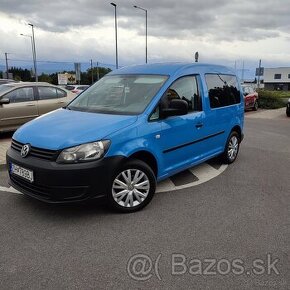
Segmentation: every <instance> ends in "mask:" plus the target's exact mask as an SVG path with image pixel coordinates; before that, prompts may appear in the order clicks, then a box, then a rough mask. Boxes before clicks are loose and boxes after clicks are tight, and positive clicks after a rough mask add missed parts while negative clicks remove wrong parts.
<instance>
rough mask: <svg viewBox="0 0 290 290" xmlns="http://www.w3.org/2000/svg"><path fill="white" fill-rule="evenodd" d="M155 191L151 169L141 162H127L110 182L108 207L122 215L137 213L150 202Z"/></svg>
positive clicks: (154, 180)
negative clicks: (122, 213)
mask: <svg viewBox="0 0 290 290" xmlns="http://www.w3.org/2000/svg"><path fill="white" fill-rule="evenodd" d="M155 189H156V178H155V175H154V173H153V171H152V169H151V168H150V167H149V166H148V165H147V164H146V163H145V162H143V161H141V160H131V161H128V162H127V163H125V164H124V166H123V167H121V168H120V169H119V170H118V171H117V173H116V174H115V177H114V178H113V180H112V183H111V192H109V193H108V201H109V205H110V206H111V208H113V209H114V210H117V211H120V212H124V213H126V212H127V213H129V212H134V211H138V210H140V209H142V208H144V207H145V206H146V205H147V204H148V203H149V202H150V201H151V199H152V198H153V195H154V193H155Z"/></svg>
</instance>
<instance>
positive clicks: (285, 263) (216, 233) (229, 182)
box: [0, 113, 290, 289]
mask: <svg viewBox="0 0 290 290" xmlns="http://www.w3.org/2000/svg"><path fill="white" fill-rule="evenodd" d="M289 144H290V120H289V118H288V119H287V118H286V117H283V116H281V118H275V119H271V118H256V117H255V115H252V113H250V114H249V115H248V117H247V118H246V124H245V139H244V141H243V144H242V146H241V150H240V154H239V157H238V160H237V161H236V162H235V163H234V164H232V165H230V166H228V167H227V169H226V170H225V171H223V172H222V174H220V175H218V176H217V177H215V178H213V179H211V180H209V181H208V182H205V183H202V184H199V185H197V186H194V187H190V188H184V189H181V190H178V191H167V192H161V193H157V194H156V195H155V197H154V199H153V201H152V203H151V204H150V205H149V206H148V207H146V208H145V209H144V210H142V211H140V212H137V213H134V214H125V215H124V214H116V213H112V212H110V211H108V210H107V209H106V208H105V207H104V204H102V203H95V202H94V203H90V204H82V205H66V206H61V205H47V204H43V203H40V202H37V201H34V200H30V199H27V198H25V197H24V196H22V195H19V194H17V193H13V192H6V191H0V196H1V200H0V233H1V234H0V253H1V254H0V277H1V279H0V285H1V286H0V288H1V289H16V288H17V289H19V288H22V289H28V288H29V289H41V288H49V289H137V288H138V289H147V288H149V287H150V288H154V289H157V288H166V289H177V288H178V289H188V288H191V289H290V257H289V253H290V243H289V241H290V216H289V213H290V181H289V172H290V146H289ZM0 180H1V184H0V186H1V185H2V186H7V174H6V172H5V171H0ZM237 262H238V263H237ZM237 264H239V266H240V267H237Z"/></svg>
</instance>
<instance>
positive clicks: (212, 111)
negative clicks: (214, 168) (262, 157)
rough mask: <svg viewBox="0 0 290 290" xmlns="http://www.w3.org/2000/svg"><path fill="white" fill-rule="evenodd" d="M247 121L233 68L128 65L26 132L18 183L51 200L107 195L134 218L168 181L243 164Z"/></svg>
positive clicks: (17, 161)
mask: <svg viewBox="0 0 290 290" xmlns="http://www.w3.org/2000/svg"><path fill="white" fill-rule="evenodd" d="M243 125H244V102H243V95H242V93H241V88H240V84H239V82H238V81H237V77H236V76H235V74H234V72H233V71H232V70H230V69H228V68H226V67H223V66H216V65H202V64H150V65H141V66H131V67H126V68H122V69H119V70H115V71H113V72H111V73H109V74H108V75H106V76H105V77H104V78H102V79H101V80H99V81H98V82H97V83H95V84H94V85H92V86H91V87H90V88H88V89H87V90H86V91H84V92H83V93H82V94H80V95H79V96H78V97H77V98H75V99H74V100H73V101H72V102H71V103H70V104H69V105H68V106H67V107H64V108H61V109H59V110H56V111H54V112H52V113H50V114H47V115H45V116H43V117H41V118H39V119H36V120H33V121H31V122H29V123H28V124H26V125H25V126H23V127H21V128H20V129H18V130H17V131H16V132H15V133H14V135H13V140H12V145H11V148H10V149H9V150H8V151H7V164H8V166H7V168H9V175H10V183H11V184H12V186H13V187H14V188H16V189H18V190H19V191H21V192H22V193H24V194H26V195H28V196H31V197H33V198H36V199H39V200H42V201H45V202H56V203H59V202H76V201H83V200H88V199H95V198H100V197H106V198H107V200H108V202H109V204H110V205H111V207H112V208H114V209H116V210H119V211H122V212H133V211H136V210H139V209H141V208H143V207H144V206H146V205H147V204H148V203H149V202H150V201H151V199H152V198H153V195H154V193H155V188H156V182H158V181H160V180H163V179H166V178H168V177H169V176H171V175H174V174H176V173H178V172H180V171H183V170H185V169H187V168H190V167H192V166H194V165H197V164H200V163H202V162H204V161H206V160H208V159H211V158H213V157H215V156H219V155H221V156H222V158H223V160H224V162H226V163H232V162H234V161H235V160H236V158H237V155H238V152H239V147H240V142H241V141H242V139H243Z"/></svg>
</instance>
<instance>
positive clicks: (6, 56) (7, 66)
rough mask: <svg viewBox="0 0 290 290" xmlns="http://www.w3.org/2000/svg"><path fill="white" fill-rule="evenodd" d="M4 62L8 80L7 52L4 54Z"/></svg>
mask: <svg viewBox="0 0 290 290" xmlns="http://www.w3.org/2000/svg"><path fill="white" fill-rule="evenodd" d="M5 62H6V78H7V79H9V76H8V70H9V69H8V52H5Z"/></svg>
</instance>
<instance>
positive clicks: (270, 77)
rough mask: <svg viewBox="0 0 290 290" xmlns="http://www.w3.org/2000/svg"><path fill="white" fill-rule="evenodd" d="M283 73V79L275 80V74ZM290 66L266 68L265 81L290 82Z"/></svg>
mask: <svg viewBox="0 0 290 290" xmlns="http://www.w3.org/2000/svg"><path fill="white" fill-rule="evenodd" d="M275 74H281V79H278V80H275V79H274V75H275ZM288 74H290V67H278V68H265V69H264V83H290V78H288Z"/></svg>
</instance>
